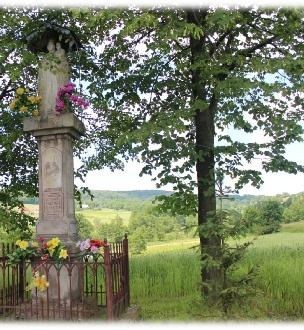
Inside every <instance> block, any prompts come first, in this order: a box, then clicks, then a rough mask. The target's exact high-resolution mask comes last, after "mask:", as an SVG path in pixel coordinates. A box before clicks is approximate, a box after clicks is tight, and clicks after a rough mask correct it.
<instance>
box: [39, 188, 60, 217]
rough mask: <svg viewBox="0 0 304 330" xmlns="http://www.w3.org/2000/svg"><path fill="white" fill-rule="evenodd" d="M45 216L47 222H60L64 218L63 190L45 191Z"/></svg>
mask: <svg viewBox="0 0 304 330" xmlns="http://www.w3.org/2000/svg"><path fill="white" fill-rule="evenodd" d="M43 215H44V219H45V220H59V219H61V218H62V216H63V193H62V189H61V188H48V189H45V190H44V191H43Z"/></svg>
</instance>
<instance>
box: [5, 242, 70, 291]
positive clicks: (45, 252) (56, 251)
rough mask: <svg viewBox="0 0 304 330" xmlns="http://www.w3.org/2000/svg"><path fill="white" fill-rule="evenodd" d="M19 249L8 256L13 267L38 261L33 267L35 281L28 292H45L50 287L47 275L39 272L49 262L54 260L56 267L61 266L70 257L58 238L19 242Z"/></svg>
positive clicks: (17, 243) (17, 244)
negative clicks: (35, 290)
mask: <svg viewBox="0 0 304 330" xmlns="http://www.w3.org/2000/svg"><path fill="white" fill-rule="evenodd" d="M16 246H17V248H16V249H15V251H13V252H12V253H10V254H9V255H8V262H9V264H11V265H14V264H18V263H20V262H21V261H25V260H31V261H34V260H35V259H37V258H39V259H38V262H37V264H35V265H33V266H32V267H33V281H32V283H31V284H30V285H29V286H28V290H30V289H32V288H35V287H36V288H37V289H38V290H40V291H44V290H46V289H47V287H48V282H47V280H46V277H45V275H40V274H39V271H37V270H38V269H39V268H40V267H41V266H42V265H43V264H44V263H46V262H47V260H49V259H50V260H53V261H54V262H55V265H58V266H60V264H61V262H62V261H63V259H66V258H67V257H68V252H67V249H66V248H65V246H64V245H63V244H62V243H61V241H60V239H59V238H58V237H53V238H52V239H50V240H49V241H45V239H44V238H43V237H39V238H38V240H37V241H26V240H17V241H16Z"/></svg>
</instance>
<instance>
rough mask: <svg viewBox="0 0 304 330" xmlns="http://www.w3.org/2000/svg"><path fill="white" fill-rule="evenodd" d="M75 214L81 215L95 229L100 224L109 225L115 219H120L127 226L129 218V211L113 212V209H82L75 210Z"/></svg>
mask: <svg viewBox="0 0 304 330" xmlns="http://www.w3.org/2000/svg"><path fill="white" fill-rule="evenodd" d="M77 213H81V214H83V216H84V217H85V218H86V219H88V221H90V223H91V224H92V225H93V226H94V227H95V228H96V227H98V226H99V225H100V224H101V223H109V222H110V221H111V220H113V219H115V218H116V217H120V218H122V220H123V221H124V223H125V224H128V221H129V218H130V216H131V211H125V210H113V209H98V210H94V209H82V210H77V212H76V214H77Z"/></svg>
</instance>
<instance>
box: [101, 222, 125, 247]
mask: <svg viewBox="0 0 304 330" xmlns="http://www.w3.org/2000/svg"><path fill="white" fill-rule="evenodd" d="M127 231H128V230H127V227H126V226H125V225H124V224H123V220H122V218H121V217H119V216H116V218H115V219H113V220H111V222H110V223H104V224H101V225H100V227H99V228H98V229H97V235H98V237H100V238H102V239H104V238H106V239H107V240H108V241H109V242H120V241H121V240H122V239H123V238H124V235H125V234H126V232H127Z"/></svg>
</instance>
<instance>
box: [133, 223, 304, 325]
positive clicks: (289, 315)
mask: <svg viewBox="0 0 304 330" xmlns="http://www.w3.org/2000/svg"><path fill="white" fill-rule="evenodd" d="M294 228H297V232H293V230H294ZM252 239H253V237H249V238H248V240H252ZM197 243H198V241H197V240H188V241H185V242H179V243H178V242H177V241H173V242H167V243H163V244H160V243H155V244H150V245H149V246H148V249H147V251H146V253H145V254H143V255H140V256H132V257H131V258H130V272H131V276H130V279H131V295H132V297H131V300H132V303H133V304H137V305H138V306H140V310H141V312H140V317H141V319H142V320H145V321H157V320H171V321H191V320H193V321H211V320H216V321H219V320H224V319H226V320H227V319H228V320H229V319H231V320H261V321H262V320H302V319H303V317H304V281H303V274H304V222H302V223H297V224H286V225H283V228H282V232H280V233H275V234H271V235H265V236H260V237H258V238H257V239H255V240H254V243H253V245H251V246H250V248H249V250H248V252H247V254H246V256H245V258H244V259H243V261H242V263H241V264H240V267H239V269H238V270H237V271H240V272H242V271H245V270H247V269H249V267H251V266H252V265H255V266H256V267H257V268H258V272H257V277H256V285H255V292H254V294H253V295H251V296H249V297H248V298H247V299H246V300H245V301H244V302H243V303H240V304H236V305H234V306H232V307H231V309H230V311H229V314H228V315H225V314H224V313H223V312H222V310H221V308H220V306H213V307H208V306H207V305H206V303H205V302H204V301H202V299H201V298H200V296H199V291H200V285H199V283H200V265H199V255H198V253H197V250H196V249H195V248H192V247H193V246H194V245H196V244H197Z"/></svg>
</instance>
